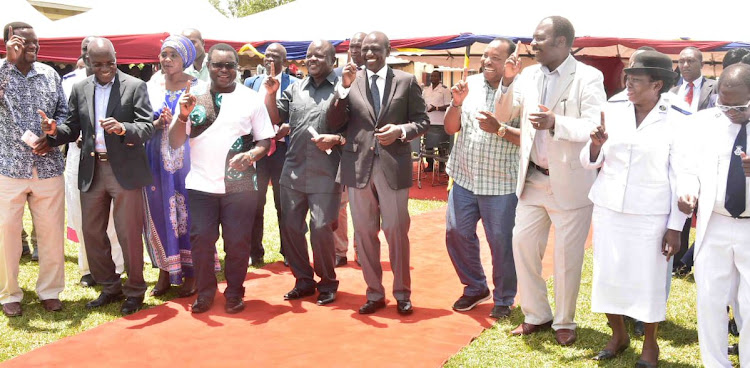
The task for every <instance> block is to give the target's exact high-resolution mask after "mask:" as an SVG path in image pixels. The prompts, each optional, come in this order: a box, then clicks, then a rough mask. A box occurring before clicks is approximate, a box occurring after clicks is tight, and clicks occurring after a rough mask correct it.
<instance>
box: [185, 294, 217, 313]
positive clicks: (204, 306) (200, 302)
mask: <svg viewBox="0 0 750 368" xmlns="http://www.w3.org/2000/svg"><path fill="white" fill-rule="evenodd" d="M213 303H214V300H213V299H209V298H204V297H200V296H199V297H198V299H196V300H195V302H194V303H193V305H192V306H190V312H191V313H203V312H206V311H208V310H209V309H211V304H213Z"/></svg>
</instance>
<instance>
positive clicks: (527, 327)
mask: <svg viewBox="0 0 750 368" xmlns="http://www.w3.org/2000/svg"><path fill="white" fill-rule="evenodd" d="M550 328H552V321H549V322H546V323H542V324H541V325H532V324H531V323H526V322H524V323H521V324H520V325H518V327H516V328H514V329H513V331H511V332H510V334H511V335H513V336H518V335H531V334H533V333H537V332H539V331H544V330H549V329H550Z"/></svg>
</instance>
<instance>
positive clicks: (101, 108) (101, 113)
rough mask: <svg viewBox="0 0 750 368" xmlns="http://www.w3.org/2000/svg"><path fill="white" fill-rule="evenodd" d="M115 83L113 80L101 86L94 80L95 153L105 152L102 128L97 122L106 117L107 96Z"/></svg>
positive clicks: (105, 146)
mask: <svg viewBox="0 0 750 368" xmlns="http://www.w3.org/2000/svg"><path fill="white" fill-rule="evenodd" d="M114 83H115V81H114V79H113V80H112V81H111V82H109V83H107V84H105V85H101V84H99V82H97V81H96V78H94V86H95V87H94V121H93V123H94V129H95V130H96V140H95V141H94V151H96V152H107V144H106V143H105V142H104V134H106V133H104V128H102V125H101V124H100V123H99V120H104V119H105V118H106V117H107V104H108V103H109V95H110V94H111V93H112V85H113V84H114Z"/></svg>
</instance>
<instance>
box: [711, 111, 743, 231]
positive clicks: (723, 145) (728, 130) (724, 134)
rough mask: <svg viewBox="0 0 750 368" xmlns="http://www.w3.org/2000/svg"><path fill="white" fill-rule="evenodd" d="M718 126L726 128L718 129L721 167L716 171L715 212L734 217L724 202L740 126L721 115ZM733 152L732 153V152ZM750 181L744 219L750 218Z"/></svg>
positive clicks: (717, 122)
mask: <svg viewBox="0 0 750 368" xmlns="http://www.w3.org/2000/svg"><path fill="white" fill-rule="evenodd" d="M716 124H722V126H724V127H725V128H718V127H717V128H716V131H717V132H721V133H720V135H719V142H718V143H717V144H718V146H717V147H718V148H719V149H718V150H717V151H718V155H719V166H718V168H717V169H716V175H717V179H716V200H715V203H714V212H715V213H718V214H720V215H724V216H730V217H731V216H732V215H730V214H729V211H727V209H726V208H725V207H724V200H725V198H726V194H727V176H728V175H729V162H730V159H731V158H732V155H734V154H735V152H734V151H735V150H736V148H735V149H734V150H730V147H732V145H733V144H734V141H735V140H736V139H737V134H738V133H739V132H740V125H739V124H735V123H732V122H731V121H730V120H729V118H727V117H726V115H724V114H721V117H720V119H719V120H718V121H716ZM749 124H750V123H749ZM748 128H750V126H748V127H747V128H746V129H747V132H748V140H747V142H750V129H748ZM742 150H743V151H744V152H746V153H747V152H748V149H747V147H742ZM730 151H731V152H730ZM748 183H750V180H748V178H745V212H743V213H742V214H740V216H742V217H748V216H750V185H748Z"/></svg>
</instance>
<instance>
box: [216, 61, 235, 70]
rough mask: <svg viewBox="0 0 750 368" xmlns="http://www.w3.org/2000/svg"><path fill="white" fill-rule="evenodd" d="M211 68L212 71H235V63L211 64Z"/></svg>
mask: <svg viewBox="0 0 750 368" xmlns="http://www.w3.org/2000/svg"><path fill="white" fill-rule="evenodd" d="M211 67H212V68H214V69H227V70H231V69H237V63H232V62H229V63H214V62H212V63H211Z"/></svg>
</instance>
